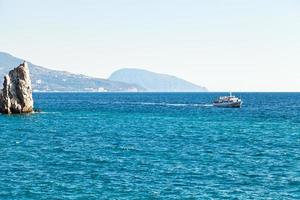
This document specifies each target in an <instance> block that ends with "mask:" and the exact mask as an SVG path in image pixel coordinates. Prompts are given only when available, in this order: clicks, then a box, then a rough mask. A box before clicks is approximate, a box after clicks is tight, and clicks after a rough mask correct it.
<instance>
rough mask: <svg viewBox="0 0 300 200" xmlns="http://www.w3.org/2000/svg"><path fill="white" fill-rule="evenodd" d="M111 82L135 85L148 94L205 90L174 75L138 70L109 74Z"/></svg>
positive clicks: (122, 70) (124, 69)
mask: <svg viewBox="0 0 300 200" xmlns="http://www.w3.org/2000/svg"><path fill="white" fill-rule="evenodd" d="M108 79H109V80H112V81H120V82H125V83H130V84H137V85H140V86H141V87H143V88H145V89H146V91H148V92H165V91H167V92H205V91H207V89H206V88H205V87H203V86H199V85H196V84H194V83H191V82H189V81H186V80H184V79H182V78H178V77H176V76H174V75H168V74H161V73H157V72H152V71H149V70H145V69H139V68H129V67H126V68H122V69H119V70H117V71H115V72H113V73H112V74H111V76H110V77H109V78H108Z"/></svg>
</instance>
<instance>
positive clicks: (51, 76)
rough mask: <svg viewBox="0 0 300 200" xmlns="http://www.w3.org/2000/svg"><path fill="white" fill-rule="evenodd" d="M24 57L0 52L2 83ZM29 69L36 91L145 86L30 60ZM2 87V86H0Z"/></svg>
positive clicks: (123, 89) (0, 82)
mask: <svg viewBox="0 0 300 200" xmlns="http://www.w3.org/2000/svg"><path fill="white" fill-rule="evenodd" d="M22 62H23V59H20V58H16V57H13V56H12V55H10V54H7V53H3V52H0V85H1V84H2V83H3V77H4V76H5V75H6V74H7V73H8V72H9V70H11V69H13V68H15V67H17V66H18V65H19V64H21V63H22ZM29 69H30V75H31V79H32V80H31V81H32V88H33V90H34V91H51V92H55V91H57V92H64V91H69V92H97V91H112V92H117V91H120V92H124V91H144V88H142V87H140V86H138V85H135V84H128V83H121V82H118V81H111V80H106V79H99V78H92V77H88V76H84V75H77V74H72V73H69V72H65V71H56V70H50V69H47V68H45V67H41V66H37V65H34V64H32V63H30V62H29ZM0 88H2V87H0Z"/></svg>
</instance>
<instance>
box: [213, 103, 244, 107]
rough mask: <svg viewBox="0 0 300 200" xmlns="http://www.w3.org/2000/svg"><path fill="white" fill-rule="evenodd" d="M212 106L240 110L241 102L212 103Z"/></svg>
mask: <svg viewBox="0 0 300 200" xmlns="http://www.w3.org/2000/svg"><path fill="white" fill-rule="evenodd" d="M213 106H215V107H222V108H240V107H241V106H242V102H230V103H213Z"/></svg>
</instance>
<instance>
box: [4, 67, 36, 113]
mask: <svg viewBox="0 0 300 200" xmlns="http://www.w3.org/2000/svg"><path fill="white" fill-rule="evenodd" d="M0 112H1V113H4V114H15V113H30V112H33V98H32V88H31V80H30V74H29V68H28V64H27V62H25V61H24V63H23V64H21V65H19V66H18V67H17V68H15V69H13V70H11V71H10V72H9V74H8V75H6V76H5V77H4V83H3V89H2V91H0Z"/></svg>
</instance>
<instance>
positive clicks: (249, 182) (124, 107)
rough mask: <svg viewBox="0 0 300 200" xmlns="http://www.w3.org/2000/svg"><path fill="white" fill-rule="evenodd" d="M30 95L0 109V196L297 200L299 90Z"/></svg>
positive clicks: (299, 193)
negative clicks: (16, 108)
mask: <svg viewBox="0 0 300 200" xmlns="http://www.w3.org/2000/svg"><path fill="white" fill-rule="evenodd" d="M220 95H222V94H218V93H200V94H196V93H195V94H194V93H189V94H184V93H182V94H172V93H170V94H163V93H161V94H151V93H149V94H148V93H146V94H138V93H132V94H127V93H124V94H118V93H107V94H105V93H104V94H97V93H85V94H84V93H82V94H80V93H71V94H60V93H58V94H55V93H54V94H53V93H52V94H34V98H35V104H36V107H38V108H41V109H42V110H43V112H42V113H40V114H32V115H11V116H4V115H0V123H1V125H0V132H1V134H0V151H1V152H0V199H300V93H240V94H236V95H238V96H240V97H242V98H243V100H244V102H245V103H244V107H243V108H241V109H226V108H214V107H212V106H211V105H210V102H212V101H213V100H214V99H215V98H216V97H218V96H220Z"/></svg>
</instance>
